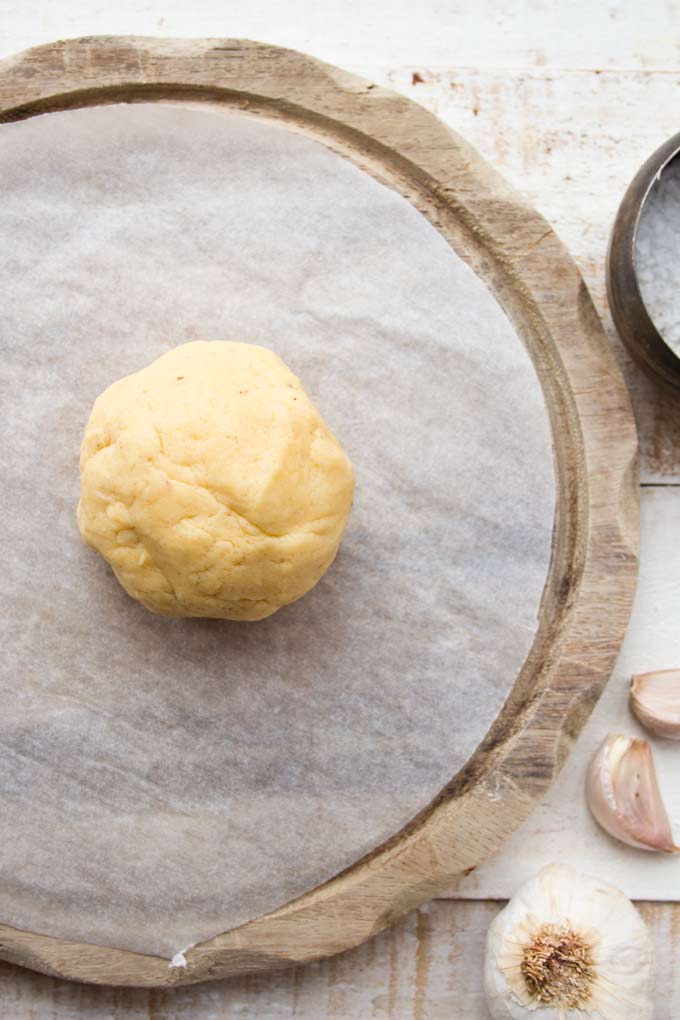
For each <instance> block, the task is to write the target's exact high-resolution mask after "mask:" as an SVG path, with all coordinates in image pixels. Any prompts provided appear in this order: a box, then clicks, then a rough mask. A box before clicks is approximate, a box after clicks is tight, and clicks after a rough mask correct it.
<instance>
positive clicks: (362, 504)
mask: <svg viewBox="0 0 680 1020" xmlns="http://www.w3.org/2000/svg"><path fill="white" fill-rule="evenodd" d="M0 180H1V182H2V202H0V237H1V238H2V243H1V245H0V294H1V299H0V316H1V321H0V336H1V343H2V445H1V458H2V459H1V463H0V468H1V470H2V486H1V487H0V504H1V515H2V516H1V520H2V528H1V530H0V553H1V555H2V563H3V569H2V572H1V573H0V593H1V598H2V614H1V617H0V628H1V635H0V636H1V640H2V648H3V654H2V657H1V660H0V705H1V706H2V707H1V709H0V716H1V718H0V766H1V771H0V817H2V825H3V829H2V839H1V840H0V920H1V921H2V922H4V923H7V924H10V925H14V926H16V927H19V928H23V929H29V930H33V931H37V932H45V933H48V934H51V935H60V936H64V937H69V938H72V939H83V940H87V941H91V942H95V943H99V944H102V945H115V946H121V947H126V948H129V949H133V950H138V951H140V952H145V953H158V954H163V955H166V956H172V955H173V953H174V952H175V951H176V950H178V949H179V948H181V947H184V946H186V945H187V944H189V943H193V942H196V941H198V940H201V939H204V938H206V937H209V936H212V935H214V934H216V933H217V932H220V931H222V930H225V929H227V928H230V927H232V926H233V925H236V924H239V923H241V922H243V921H246V920H248V919H249V918H252V917H254V916H257V915H259V914H261V913H263V912H264V911H267V910H270V909H272V908H274V907H277V906H279V905H281V904H283V903H285V902H286V901H288V900H290V899H291V898H292V897H294V896H297V895H298V894H300V893H302V892H304V891H306V890H309V889H311V888H313V887H314V886H316V885H317V884H318V883H319V882H322V881H324V880H326V879H328V878H330V877H331V876H332V875H333V874H335V873H337V872H338V871H339V870H340V869H342V868H344V867H346V866H347V865H349V864H351V863H352V862H353V861H355V860H356V859H357V858H358V857H359V856H360V855H362V854H364V853H365V852H366V851H368V850H370V849H372V848H374V847H375V846H376V845H378V844H380V843H381V842H382V841H383V840H384V839H385V838H387V837H389V836H390V835H392V834H393V833H394V832H395V831H396V830H398V829H399V828H400V827H401V826H402V825H403V824H404V823H406V822H407V821H408V820H409V819H410V818H411V817H412V816H413V815H414V814H415V813H416V812H417V811H418V810H420V809H421V808H422V807H423V806H425V805H426V804H427V803H428V802H429V801H430V800H431V799H432V797H433V796H435V795H436V793H437V792H438V791H439V790H440V788H441V787H442V786H443V785H444V784H445V783H446V782H447V781H448V780H449V779H451V777H452V776H453V775H454V774H455V773H456V771H457V770H458V769H459V767H460V766H461V765H462V764H463V763H464V762H465V760H466V759H467V758H468V756H469V755H470V753H471V752H472V751H473V750H474V748H475V746H476V745H477V744H478V742H479V740H480V739H481V737H482V736H483V734H484V733H485V731H486V730H487V728H488V726H489V725H490V723H491V721H492V720H493V718H494V717H495V715H496V714H497V712H498V710H499V708H500V707H501V704H502V702H503V700H504V698H505V697H506V695H507V693H508V691H509V690H510V687H511V685H512V683H513V681H514V678H515V676H516V674H517V671H518V670H519V668H520V667H521V665H522V662H523V660H524V658H525V656H526V654H527V652H528V650H529V648H530V646H531V642H532V639H533V636H534V631H535V626H536V615H537V610H538V606H539V600H540V596H541V591H542V588H543V585H544V580H545V576H546V571H547V567H548V562H549V552H550V538H551V528H552V520H553V508H554V482H553V468H552V453H551V443H550V436H549V430H548V424H547V416H546V412H545V408H544V404H543V399H542V395H541V392H540V389H539V385H538V382H537V380H536V377H535V375H534V372H533V368H532V366H531V364H530V361H529V359H528V357H527V355H526V353H525V351H524V349H523V347H522V345H521V343H520V341H519V340H518V338H517V337H516V335H515V333H514V331H513V329H512V328H511V326H510V324H509V322H508V321H507V319H506V318H505V316H504V314H503V313H502V311H501V310H500V308H499V307H498V306H497V305H496V303H495V302H494V300H493V299H492V298H491V296H490V295H489V293H488V292H487V291H486V289H485V287H484V286H483V285H482V284H481V283H480V282H479V281H478V280H477V279H476V278H475V277H474V276H473V274H472V273H471V272H470V271H469V270H468V269H467V267H466V266H465V265H464V264H463V263H462V262H461V261H460V260H459V259H458V258H457V257H456V256H455V255H454V254H453V253H452V252H451V250H450V249H449V248H448V246H447V245H446V243H445V242H444V241H443V239H442V238H441V237H440V236H439V235H438V234H437V233H436V231H435V230H434V229H433V228H432V227H431V226H430V225H429V224H428V223H427V222H426V221H425V220H424V219H423V218H422V217H421V216H420V214H419V213H417V212H416V211H415V210H414V209H413V208H412V207H411V206H410V205H409V204H408V203H407V202H406V201H405V200H404V199H402V198H401V197H400V196H398V195H396V194H394V193H393V192H391V191H389V190H388V189H386V188H384V187H382V186H381V185H378V184H377V183H376V182H374V181H373V180H372V179H370V178H369V177H368V176H366V175H365V174H363V173H362V172H361V171H359V170H358V169H357V168H355V167H354V166H352V165H351V164H350V163H348V162H346V161H344V160H343V159H342V158H340V157H338V156H336V155H334V154H332V153H330V152H329V151H327V150H326V149H325V148H323V147H322V146H320V145H317V144H316V143H313V142H311V141H309V140H307V139H304V138H302V137H300V136H298V135H295V134H292V133H290V132H288V131H287V130H286V129H284V128H282V127H280V126H275V125H268V124H264V123H261V122H257V121H254V120H249V119H247V118H244V117H241V116H239V115H233V114H232V115H223V114H219V113H217V112H208V111H199V110H194V109H181V108H173V107H161V106H152V105H148V106H131V107H124V106H120V107H105V108H101V109H94V110H82V111H71V112H65V113H59V114H50V115H46V116H42V117H37V118H34V119H31V120H28V121H25V122H21V123H17V124H11V125H5V126H2V127H1V128H0ZM194 338H223V339H237V340H245V341H252V342H256V343H262V344H266V345H269V346H271V347H272V348H273V349H274V350H276V351H277V352H278V353H279V354H280V355H281V356H282V357H283V358H284V360H285V361H286V362H287V363H288V364H289V365H290V366H291V367H292V369H293V370H294V371H295V372H296V373H297V374H298V375H299V376H300V377H301V378H302V380H303V383H304V384H305V386H306V387H307V389H308V391H309V392H310V394H311V396H312V397H313V399H314V400H315V401H316V402H317V404H318V406H319V408H320V409H321V411H322V413H323V414H324V416H325V417H326V419H327V421H328V422H329V424H330V426H331V427H332V429H333V430H334V431H335V432H336V434H337V435H338V436H339V437H340V439H341V441H342V442H343V444H344V445H345V447H346V449H347V451H348V453H349V455H350V456H351V458H352V460H353V462H354V465H355V468H356V474H357V497H356V505H355V508H354V511H353V513H352V517H351V521H350V524H349V527H348V529H347V532H346V535H345V539H344V542H343V545H342V549H341V552H340V555H339V557H338V559H337V561H336V563H335V564H334V566H333V567H332V569H331V570H330V571H329V572H328V574H327V575H326V577H325V578H324V580H323V581H322V583H320V584H319V585H318V587H317V588H316V589H315V590H314V591H313V592H312V593H311V594H309V595H308V596H307V597H305V598H304V599H303V600H302V601H300V602H298V603H297V604H296V605H294V606H291V607H289V608H287V609H285V610H283V611H281V612H279V613H277V614H276V615H275V616H273V617H271V618H270V619H269V620H267V621H265V622H263V623H257V624H239V623H231V624H230V623H220V622H213V621H209V622H205V621H203V622H201V621H172V620H167V619H162V618H158V617H154V616H153V615H151V614H150V613H148V612H147V611H146V610H145V609H143V608H141V607H140V606H138V605H137V604H135V603H134V602H133V601H132V600H130V599H129V598H128V597H127V596H126V595H125V594H124V592H123V591H122V589H121V588H120V587H119V586H118V584H117V582H116V581H115V579H114V577H113V575H112V574H111V572H110V570H109V569H108V568H107V566H106V565H105V564H104V562H103V561H102V560H101V559H100V558H99V557H98V556H97V555H96V554H95V553H94V552H93V551H92V550H89V549H87V548H85V547H84V546H83V545H82V543H81V541H80V539H79V536H78V532H77V528H76V520H75V507H76V503H77V498H78V468H77V462H78V447H79V442H80V437H81V433H82V429H83V427H84V424H85V421H86V419H87V416H88V413H89V410H90V406H91V404H92V401H93V400H94V398H95V397H96V396H97V394H98V393H99V392H100V391H101V390H102V389H103V388H104V387H105V386H106V385H108V384H109V383H110V382H112V381H113V380H114V379H116V378H118V377H119V376H121V375H123V374H126V373H128V372H131V371H134V370H136V369H138V368H140V367H141V366H143V365H145V364H147V363H148V362H150V361H151V360H152V359H153V358H155V357H157V356H158V355H159V354H161V353H162V352H163V351H165V350H167V349H168V348H169V347H170V346H172V345H173V344H175V343H180V342H184V341H186V340H189V339H194Z"/></svg>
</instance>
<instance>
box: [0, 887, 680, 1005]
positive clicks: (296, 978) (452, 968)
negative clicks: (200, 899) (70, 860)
mask: <svg viewBox="0 0 680 1020" xmlns="http://www.w3.org/2000/svg"><path fill="white" fill-rule="evenodd" d="M500 907H501V904H500V903H491V902H482V901H474V900H459V901H457V902H455V903H454V902H451V901H446V900H435V901H433V902H432V903H430V904H428V905H427V906H425V907H421V908H420V909H419V910H418V911H416V912H414V913H412V914H410V915H409V916H408V917H407V918H405V919H404V920H402V921H401V922H399V923H398V924H396V925H395V926H394V927H393V928H391V929H389V930H388V931H385V932H383V933H382V934H381V935H378V936H377V937H376V938H375V939H372V940H371V941H370V942H367V943H365V944H364V945H363V946H360V947H358V948H357V949H353V950H351V951H350V952H347V953H343V954H341V955H340V956H334V957H331V958H330V959H327V960H321V961H319V962H317V963H310V964H308V965H307V966H306V967H296V968H291V969H289V970H286V971H278V972H276V973H274V974H252V975H247V976H243V977H239V978H232V979H231V980H228V981H216V982H210V983H208V984H201V985H190V986H188V987H185V988H170V989H130V988H97V987H93V986H91V985H90V986H88V985H79V984H73V983H70V982H67V981H62V980H60V979H58V978H50V977H46V976H45V975H43V974H36V973H34V972H32V971H29V970H25V969H24V968H21V967H14V966H12V965H11V964H7V963H6V964H0V1016H2V1017H3V1020H5V1018H7V1020H189V1018H190V1020H320V1018H321V1017H323V1018H324V1020H369V1018H372V1020H488V1012H487V1009H486V1003H485V1000H484V989H483V983H482V967H483V957H484V943H485V938H486V932H487V928H488V926H489V924H490V923H491V921H492V920H493V918H494V917H495V916H496V913H497V912H498V910H499V909H500ZM638 909H639V910H640V912H641V913H642V916H643V917H644V919H645V921H646V922H647V924H648V925H649V927H650V930H651V933H652V937H653V939H654V944H655V949H656V957H657V979H656V986H655V988H656V990H655V996H656V1011H655V1014H654V1016H655V1020H677V1018H678V1016H680V977H679V974H680V967H679V964H680V959H679V953H680V947H679V943H678V935H679V934H680V904H677V903H675V904H670V903H668V904H666V903H642V904H638Z"/></svg>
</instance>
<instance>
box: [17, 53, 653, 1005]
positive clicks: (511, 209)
mask: <svg viewBox="0 0 680 1020" xmlns="http://www.w3.org/2000/svg"><path fill="white" fill-rule="evenodd" d="M140 101H144V102H162V101H174V102H177V101H181V102H196V103H209V104H219V105H221V106H226V107H229V108H232V109H234V110H241V111H243V112H244V113H247V114H249V115H252V116H256V117H261V118H266V119H269V120H275V121H278V122H280V123H283V124H285V125H286V126H287V127H288V128H290V129H291V130H295V131H299V132H302V133H304V134H305V135H307V136H309V137H311V138H314V139H316V140H317V141H320V142H322V143H323V144H324V145H326V146H327V147H328V148H330V149H332V150H333V151H335V152H337V153H340V154H342V155H344V156H345V157H347V158H348V159H350V160H351V161H352V162H354V163H355V164H357V165H358V166H360V167H361V168H362V169H364V170H365V171H366V172H368V173H369V174H371V175H372V176H374V177H375V178H377V179H378V180H380V181H381V182H382V183H384V184H386V185H388V186H389V187H391V188H393V189H394V190H396V191H398V192H400V193H401V194H402V195H404V196H405V197H406V198H408V199H409V201H410V202H411V203H412V204H413V205H414V206H416V207H417V208H418V209H419V210H420V211H421V212H422V213H423V215H424V216H426V217H427V219H428V220H430V222H431V223H432V224H433V225H434V226H435V227H436V228H437V229H438V230H439V232H440V233H441V234H442V235H443V237H444V238H446V240H447V241H448V242H449V244H450V245H451V246H452V248H454V249H455V251H456V252H457V253H458V254H459V255H460V256H461V257H462V258H463V259H465V261H467V262H468V263H469V264H470V265H471V267H472V268H473V269H474V271H475V272H476V273H477V274H478V276H480V277H481V278H482V279H483V280H484V281H485V283H486V284H487V286H488V287H489V288H490V289H491V291H492V292H493V293H494V294H495V296H496V298H497V299H498V301H499V302H500V304H501V305H502V306H503V308H504V309H505V311H506V313H507V315H508V316H509V317H510V319H511V320H512V322H513V324H514V326H515V328H516V330H517V332H518V333H519V335H520V336H521V337H522V339H523V341H524V343H525V344H526V347H527V349H528V350H529V353H530V355H531V357H532V359H533V362H534V364H535V367H536V370H537V372H538V375H539V377H540V380H541V384H542V386H543V390H544V393H545V397H546V402H547V405H548V409H549V414H550V420H551V424H552V430H553V439H554V448H555V461H556V470H557V476H558V484H557V489H558V492H557V511H556V521H555V531H554V540H553V555H552V562H551V567H550V573H549V577H548V581H547V584H546V588H545V592H544V596H543V602H542V606H541V617H540V624H539V629H538V632H537V635H536V639H535V641H534V644H533V647H532V650H531V652H530V654H529V656H528V658H527V661H526V663H525V665H524V667H523V669H522V672H521V674H520V675H519V677H518V678H517V680H516V682H515V684H514V686H513V689H512V691H511V694H510V696H509V698H508V700H507V702H506V704H505V706H504V708H503V711H502V712H501V714H500V716H499V717H498V719H497V720H496V721H495V723H494V724H493V726H492V727H491V729H490V730H489V732H488V734H487V735H486V738H485V740H484V741H483V743H482V745H481V746H480V747H479V749H478V750H477V752H476V753H475V754H474V756H473V757H472V758H471V760H470V761H469V762H468V763H467V764H466V766H465V767H464V768H463V769H462V770H461V772H459V773H458V775H456V776H455V777H454V778H453V779H452V781H451V783H450V784H449V786H448V787H447V788H446V789H445V790H443V791H442V792H441V793H440V795H439V797H438V798H437V799H436V801H435V802H434V803H433V804H431V805H429V807H428V808H427V809H426V810H424V811H423V812H422V813H421V814H420V815H419V816H418V817H417V818H416V819H414V820H413V821H412V822H411V823H410V824H409V825H408V826H407V827H406V828H405V829H404V830H403V831H401V832H399V833H397V834H395V836H394V837H393V838H392V840H390V841H389V843H387V844H385V845H383V846H382V847H380V848H379V849H378V850H376V851H375V852H373V853H372V854H370V855H369V856H368V857H366V858H365V859H363V860H362V861H359V862H358V863H357V864H355V865H354V866H353V867H351V868H350V869H348V870H347V871H346V872H344V873H343V874H341V875H339V876H337V877H336V878H334V879H333V880H332V881H330V882H328V883H326V884H325V885H323V886H321V887H320V888H318V889H315V890H314V891H312V892H310V893H308V894H306V895H305V896H303V897H301V898H299V899H297V900H295V901H294V902H292V903H289V904H288V905H286V906H285V907H282V908H281V909H279V910H276V911H274V912H273V913H271V914H268V915H266V916H265V917H260V918H258V919H257V920H254V921H251V922H249V923H248V924H245V925H242V926H241V927H240V928H238V929H235V930H233V931H229V932H225V933H224V934H222V935H217V936H216V937H215V938H212V939H210V940H209V941H207V942H204V943H202V944H200V945H197V946H195V947H193V948H192V949H190V950H188V951H187V953H186V960H187V966H186V968H184V969H182V968H170V967H169V966H168V961H167V960H164V959H160V958H158V957H152V956H144V955H141V954H138V953H132V952H128V951H125V950H118V949H110V948H103V947H100V946H95V945H83V944H80V943H76V942H70V941H66V940H62V939H58V938H52V937H48V936H44V935H36V934H33V933H29V932H23V931H17V930H16V929H14V928H9V927H7V926H2V925H0V957H2V958H3V959H6V960H10V961H12V962H14V963H19V964H23V965H25V966H28V967H32V968H34V969H36V970H40V971H44V972H45V973H49V974H55V975H59V976H61V977H67V978H72V979H75V980H79V981H88V982H95V983H101V984H115V985H138V986H148V987H153V986H167V985H177V984H187V983H191V982H196V981H204V980H207V979H210V978H220V977H225V976H228V975H232V974H239V973H245V972H251V971H261V970H268V969H272V968H275V967H283V966H287V965H290V964H297V963H304V962H306V961H308V960H313V959H317V958H319V957H323V956H326V955H329V954H331V953H337V952H339V951H341V950H343V949H347V948H349V947H351V946H354V945H357V943H359V942H361V941H363V940H364V939H367V938H369V937H370V936H371V935H374V934H376V933H377V932H379V931H380V930H381V929H383V928H385V927H386V926H387V925H389V924H391V923H392V922H393V921H395V920H396V919H397V918H399V917H400V916H401V915H402V914H404V913H406V912H407V911H409V910H411V909H413V908H414V907H416V906H418V905H419V904H420V903H422V902H424V901H425V900H427V899H428V898H430V897H432V896H434V895H435V894H437V893H438V892H441V891H442V890H444V889H446V887H447V886H450V885H451V884H452V882H453V881H454V879H455V878H456V876H457V875H460V874H461V873H462V872H464V871H466V870H468V869H470V868H472V867H474V866H475V865H477V864H479V863H480V862H481V861H482V860H484V859H485V858H486V857H488V855H489V854H491V853H493V851H494V850H496V848H497V847H498V846H499V845H500V844H501V842H502V841H503V839H505V838H506V837H507V836H508V835H509V834H510V833H511V832H512V831H513V830H514V829H515V828H516V827H517V825H519V823H520V822H521V821H522V820H523V819H524V818H525V817H526V816H527V815H528V814H529V812H530V811H531V809H532V807H533V806H534V805H535V804H536V802H537V801H538V800H539V799H540V797H541V796H542V795H543V793H544V792H545V790H546V789H547V788H548V786H549V785H550V783H551V782H552V781H553V779H554V778H555V776H556V775H557V772H558V771H559V768H560V766H561V765H562V763H563V761H564V759H565V757H566V755H567V754H568V752H569V750H570V747H571V745H572V743H573V741H574V739H575V737H576V736H577V734H578V732H579V730H580V729H581V727H582V726H583V723H584V722H585V720H586V718H587V717H588V714H589V713H590V711H591V709H592V707H593V705H594V704H595V702H596V700H597V698H598V696H599V694H600V692H601V690H602V688H603V686H604V685H605V683H606V681H607V679H608V677H609V674H610V672H611V669H612V667H613V665H614V661H615V659H616V656H617V654H618V651H619V647H620V644H621V641H622V638H623V635H624V632H625V628H626V624H627V622H628V617H629V612H630V608H631V604H632V599H633V593H634V589H635V579H636V572H637V543H638V493H637V442H636V433H635V425H634V421H633V417H632V412H631V407H630V403H629V399H628V394H627V391H626V388H625V386H624V383H623V380H622V378H621V376H620V375H619V372H618V371H617V369H616V367H615V365H614V363H613V361H612V357H611V355H610V353H609V351H608V348H607V343H606V339H605V336H604V333H603V330H602V327H601V325H600V323H599V321H598V318H597V315H596V313H595V310H594V308H593V305H592V303H591V300H590V297H589V295H588V292H587V290H586V288H585V285H584V283H583V281H582V279H581V277H580V275H579V273H578V271H577V269H576V266H575V265H574V263H573V261H572V260H571V258H570V257H569V255H568V254H567V252H566V251H565V249H564V247H563V246H562V244H561V242H560V241H559V240H558V238H557V237H556V235H555V234H554V233H553V231H552V229H551V228H550V226H549V225H548V223H547V222H546V221H545V220H544V219H543V218H542V217H541V216H540V215H539V214H538V213H537V212H535V211H534V210H533V209H531V208H530V207H528V206H527V205H526V204H525V202H524V201H523V200H522V199H521V198H520V197H519V196H518V195H517V194H516V193H515V192H514V191H512V190H511V189H510V188H509V187H508V185H507V184H505V183H504V182H503V181H502V180H501V178H499V177H498V176H497V175H496V173H495V172H494V171H493V170H492V169H491V168H490V167H489V166H488V165H487V164H486V163H485V162H484V161H483V160H482V159H481V157H480V156H479V155H478V154H477V153H476V152H475V151H474V150H473V149H471V148H470V146H469V145H468V144H467V143H466V142H464V141H463V140H462V139H461V138H459V137H458V136H457V135H455V134H454V133H453V132H451V131H450V130H449V129H448V128H447V127H445V126H444V124H442V123H441V122H440V121H439V120H437V118H436V117H434V116H432V115H431V114H430V113H428V112H427V111H426V110H424V109H423V108H422V107H420V106H418V105H417V104H415V103H413V102H410V101H409V100H407V99H405V98H403V97H402V96H399V95H396V94H395V93H392V92H388V91H386V90H384V89H382V88H379V87H377V86H375V85H373V84H371V83H370V82H365V81H362V80H360V79H358V78H355V77H353V76H352V75H349V74H347V73H345V72H344V71H340V70H338V69H337V68H335V67H331V66H328V65H326V64H322V63H320V62H319V61H317V60H314V59H312V58H310V57H307V56H304V55H303V54H300V53H296V52H292V51H290V50H285V49H279V48H276V47H273V46H266V45H262V44H260V43H253V42H247V41H243V40H224V39H211V40H160V39H146V38H132V37H130V38H128V37H121V38H115V37H111V38H109V37H97V38H88V39H76V40H69V41H66V42H59V43H54V44H51V45H48V46H42V47H39V48H37V49H34V50H29V51H28V52H26V53H23V54H20V55H18V56H16V57H13V58H10V59H8V60H4V61H2V62H1V63H0V122H4V123H6V122H9V121H16V120H21V119H24V118H28V117H32V116H35V115H36V114H41V113H46V112H50V111H55V110H64V109H67V108H73V107H82V106H95V105H99V104H104V103H120V102H140Z"/></svg>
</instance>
